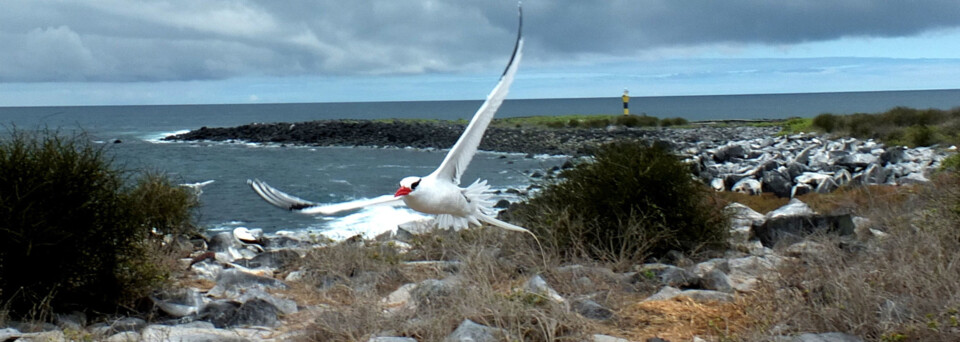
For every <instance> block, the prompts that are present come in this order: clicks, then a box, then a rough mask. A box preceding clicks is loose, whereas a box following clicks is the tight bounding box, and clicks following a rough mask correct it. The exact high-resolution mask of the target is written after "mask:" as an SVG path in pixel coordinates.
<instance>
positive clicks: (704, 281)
mask: <svg viewBox="0 0 960 342" xmlns="http://www.w3.org/2000/svg"><path fill="white" fill-rule="evenodd" d="M700 288H702V289H704V290H714V291H719V292H725V293H733V292H734V291H735V290H734V288H733V283H732V282H731V281H730V277H728V276H727V274H726V273H723V272H722V271H720V270H719V269H716V268H714V269H713V270H711V271H709V272H707V273H706V274H704V275H703V276H702V277H701V278H700Z"/></svg>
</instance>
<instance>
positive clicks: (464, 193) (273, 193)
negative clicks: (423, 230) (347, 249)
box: [248, 12, 530, 233]
mask: <svg viewBox="0 0 960 342" xmlns="http://www.w3.org/2000/svg"><path fill="white" fill-rule="evenodd" d="M522 24H523V15H522V12H521V15H520V27H521V28H522V26H523V25H522ZM522 49H523V39H522V36H521V30H518V32H517V41H516V44H515V46H514V51H513V55H512V56H511V58H510V62H509V63H508V64H507V68H506V69H505V70H504V72H503V74H502V75H501V77H500V82H499V83H498V84H497V86H496V87H494V89H493V91H491V93H490V95H489V96H487V100H486V101H485V102H484V103H483V105H481V106H480V109H479V110H477V113H476V114H474V116H473V119H471V120H470V123H469V124H468V125H467V128H466V129H465V130H464V132H463V134H462V135H461V136H460V138H459V139H458V140H457V142H456V143H455V144H454V145H453V147H452V148H451V149H450V151H449V152H448V153H447V155H446V157H445V158H444V159H443V162H442V163H441V164H440V166H439V167H438V168H437V169H436V170H435V171H434V172H433V173H431V174H429V175H427V176H423V177H416V176H413V177H406V178H404V179H402V180H401V181H400V187H399V189H397V191H396V193H394V194H393V195H392V196H391V195H384V196H380V197H376V198H372V199H364V200H358V201H352V202H346V203H338V204H329V205H324V204H319V203H314V202H311V201H307V200H303V199H300V198H297V197H294V196H291V195H288V194H286V193H284V192H282V191H280V190H277V189H275V188H273V187H271V186H269V185H267V184H266V183H264V182H262V181H260V180H250V181H248V183H249V184H250V185H251V187H253V190H254V191H256V192H257V194H259V195H260V197H262V198H263V199H264V200H266V201H267V202H268V203H270V204H273V205H275V206H278V207H281V208H284V209H288V210H291V211H296V212H300V213H305V214H323V215H333V214H336V213H339V212H343V211H349V210H355V209H359V208H363V207H367V206H372V205H401V204H403V205H406V206H407V207H409V208H410V209H413V210H416V211H419V212H422V213H426V214H432V215H436V220H435V221H436V224H437V226H438V227H441V228H453V229H461V228H467V227H468V226H471V225H474V226H478V225H481V222H486V223H488V224H492V225H494V226H497V227H500V228H504V229H507V230H513V231H523V232H527V233H530V232H529V231H528V230H526V229H524V228H521V227H518V226H515V225H512V224H509V223H506V222H503V221H500V220H498V219H496V218H494V217H492V216H491V215H493V213H494V211H493V209H492V205H493V201H491V200H490V195H489V194H488V193H486V190H487V189H489V188H490V187H489V186H488V185H487V184H486V182H485V181H480V180H477V181H476V182H474V183H473V184H471V185H470V186H468V187H466V188H461V187H460V186H459V184H460V176H461V175H463V172H464V171H465V170H466V169H467V166H468V165H469V164H470V161H471V160H472V159H473V156H474V155H475V154H476V152H477V147H478V146H479V145H480V139H481V138H482V137H483V133H484V131H486V129H487V126H488V125H489V124H490V121H491V120H492V119H493V116H494V114H496V111H497V109H498V108H499V107H500V104H501V103H503V100H504V98H505V97H506V95H507V91H508V89H509V88H510V85H511V83H513V78H514V75H515V74H516V72H517V66H518V64H519V62H520V57H521V55H522V53H521V51H522Z"/></svg>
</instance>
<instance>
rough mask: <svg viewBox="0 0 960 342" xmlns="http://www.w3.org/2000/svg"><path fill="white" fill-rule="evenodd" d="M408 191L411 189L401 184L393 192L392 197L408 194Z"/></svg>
mask: <svg viewBox="0 0 960 342" xmlns="http://www.w3.org/2000/svg"><path fill="white" fill-rule="evenodd" d="M410 191H413V190H410V188H408V187H404V186H401V187H400V188H399V189H397V193H395V194H393V197H400V196H406V195H408V194H410Z"/></svg>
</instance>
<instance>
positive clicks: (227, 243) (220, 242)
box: [207, 232, 243, 253]
mask: <svg viewBox="0 0 960 342" xmlns="http://www.w3.org/2000/svg"><path fill="white" fill-rule="evenodd" d="M230 247H233V248H235V249H241V248H243V244H241V243H240V240H237V239H236V238H235V237H234V236H233V233H232V232H220V233H217V234H216V235H214V236H212V237H211V238H210V242H208V243H207V250H209V251H211V252H221V253H224V252H228V250H229V249H230Z"/></svg>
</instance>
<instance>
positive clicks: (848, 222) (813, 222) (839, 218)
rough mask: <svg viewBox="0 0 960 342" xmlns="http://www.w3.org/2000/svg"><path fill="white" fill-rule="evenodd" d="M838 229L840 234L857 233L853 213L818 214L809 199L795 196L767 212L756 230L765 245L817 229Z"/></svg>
mask: <svg viewBox="0 0 960 342" xmlns="http://www.w3.org/2000/svg"><path fill="white" fill-rule="evenodd" d="M821 231H824V232H834V233H839V234H840V235H851V234H853V233H854V225H853V219H852V216H851V215H849V214H840V215H818V214H816V213H815V212H814V211H813V209H810V207H809V206H807V205H806V204H805V203H803V202H801V201H800V200H798V199H796V198H794V199H792V200H790V202H789V203H787V204H786V205H784V206H783V207H780V208H778V209H776V210H774V211H771V212H769V213H767V215H766V221H764V223H763V225H761V226H760V227H757V229H756V230H755V232H756V236H757V238H759V239H760V242H762V243H763V245H764V246H767V247H773V246H774V245H776V244H777V243H781V242H783V243H794V242H798V241H800V240H801V239H802V238H803V237H804V236H807V235H810V234H812V233H815V232H821Z"/></svg>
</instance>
